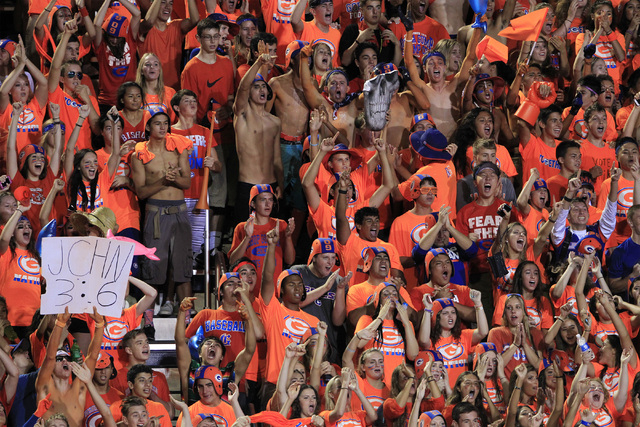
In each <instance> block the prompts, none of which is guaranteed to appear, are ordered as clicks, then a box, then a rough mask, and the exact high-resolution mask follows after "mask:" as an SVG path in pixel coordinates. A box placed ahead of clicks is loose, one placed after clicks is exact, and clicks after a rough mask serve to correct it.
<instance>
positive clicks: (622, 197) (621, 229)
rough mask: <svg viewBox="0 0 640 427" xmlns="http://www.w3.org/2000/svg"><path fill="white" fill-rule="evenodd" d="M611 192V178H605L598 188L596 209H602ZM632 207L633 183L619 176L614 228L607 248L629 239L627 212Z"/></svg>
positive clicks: (629, 230)
mask: <svg viewBox="0 0 640 427" xmlns="http://www.w3.org/2000/svg"><path fill="white" fill-rule="evenodd" d="M610 190H611V178H607V179H605V180H604V182H603V183H602V187H600V192H599V193H598V209H604V207H605V205H606V204H607V200H608V199H609V191H610ZM631 206H633V181H630V180H628V179H626V178H625V177H624V176H622V175H621V176H620V179H619V180H618V197H617V203H616V228H615V229H614V230H613V233H612V234H611V237H609V241H608V242H607V247H614V246H618V245H619V244H620V243H622V242H624V241H625V240H627V238H629V237H631V228H629V224H628V223H627V211H628V210H629V208H630V207H631Z"/></svg>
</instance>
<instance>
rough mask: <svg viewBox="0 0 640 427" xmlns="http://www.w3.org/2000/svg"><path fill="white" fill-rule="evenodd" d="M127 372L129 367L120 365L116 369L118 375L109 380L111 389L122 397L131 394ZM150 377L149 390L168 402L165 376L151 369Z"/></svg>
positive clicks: (167, 385)
mask: <svg viewBox="0 0 640 427" xmlns="http://www.w3.org/2000/svg"><path fill="white" fill-rule="evenodd" d="M128 372H129V368H127V367H122V368H121V369H118V375H116V377H115V378H114V379H112V380H111V381H109V386H111V388H112V389H113V390H117V391H118V393H120V394H121V395H122V396H123V397H126V396H129V395H130V394H131V390H130V389H129V384H128V383H127V373H128ZM151 379H152V381H153V383H152V384H151V390H152V391H153V392H154V393H155V394H157V395H158V397H159V398H160V399H162V400H164V401H165V402H169V400H170V399H169V384H168V383H167V377H165V376H164V374H163V373H162V372H158V371H153V374H151Z"/></svg>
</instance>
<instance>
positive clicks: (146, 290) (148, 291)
mask: <svg viewBox="0 0 640 427" xmlns="http://www.w3.org/2000/svg"><path fill="white" fill-rule="evenodd" d="M129 283H131V284H132V285H133V286H135V287H136V288H138V289H139V290H140V291H141V292H142V293H143V294H144V296H143V297H142V298H141V299H140V301H138V303H137V304H136V317H137V316H141V315H142V314H143V313H144V312H145V311H147V310H148V309H150V308H151V307H153V303H154V301H155V300H156V296H157V295H158V291H157V290H156V288H154V287H153V286H151V285H149V284H148V283H147V282H144V281H142V280H140V279H138V278H137V277H133V276H129Z"/></svg>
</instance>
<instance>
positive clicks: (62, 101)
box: [49, 68, 135, 151]
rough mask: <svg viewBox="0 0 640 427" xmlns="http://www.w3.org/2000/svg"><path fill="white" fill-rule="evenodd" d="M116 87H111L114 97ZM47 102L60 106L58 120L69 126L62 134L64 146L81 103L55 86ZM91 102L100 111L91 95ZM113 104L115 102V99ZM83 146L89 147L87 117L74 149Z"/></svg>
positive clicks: (76, 119)
mask: <svg viewBox="0 0 640 427" xmlns="http://www.w3.org/2000/svg"><path fill="white" fill-rule="evenodd" d="M134 72H135V68H134ZM101 75H102V74H101ZM134 80H135V79H134ZM116 89H117V87H116V88H114V89H113V93H114V95H113V96H114V97H115V91H116ZM49 102H51V103H53V104H58V105H59V106H60V121H61V122H62V123H65V124H66V126H67V127H68V128H69V129H68V130H67V132H65V134H64V138H65V140H64V141H65V144H64V146H65V148H66V147H67V141H69V137H70V136H71V131H73V126H75V125H76V123H77V122H78V117H80V113H79V112H78V108H80V106H81V105H82V103H81V101H80V100H78V99H76V98H74V97H73V96H71V95H69V94H67V93H66V92H65V91H63V90H62V89H61V88H59V87H57V88H56V90H55V91H53V92H49ZM91 104H92V105H93V108H94V109H95V110H96V111H97V112H99V111H100V108H99V107H98V101H97V100H96V98H95V97H93V96H92V97H91ZM113 104H115V100H114V102H113ZM49 114H51V111H49ZM83 148H91V125H90V124H89V120H88V117H87V119H86V120H85V121H84V122H83V123H82V128H80V135H78V141H77V142H76V151H79V150H82V149H83Z"/></svg>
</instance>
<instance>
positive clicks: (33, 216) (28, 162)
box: [7, 102, 63, 233]
mask: <svg viewBox="0 0 640 427" xmlns="http://www.w3.org/2000/svg"><path fill="white" fill-rule="evenodd" d="M23 109H24V104H22V103H21V102H15V103H14V104H13V117H12V119H11V125H10V126H9V135H8V137H7V176H8V177H9V178H11V180H12V183H11V188H12V189H16V188H19V187H27V188H28V189H29V190H30V191H31V196H30V205H31V209H29V210H28V213H27V214H26V216H27V218H28V219H29V222H30V223H31V226H32V227H34V232H35V233H38V232H39V231H40V220H39V215H40V210H41V209H42V203H43V201H44V198H45V197H46V195H47V194H49V192H50V191H51V189H52V188H53V183H54V180H55V177H56V175H57V174H58V169H59V168H60V154H61V153H62V144H63V134H62V130H61V129H60V107H59V106H58V105H57V104H50V109H51V115H52V117H53V122H54V123H53V126H52V129H51V130H50V131H49V134H50V135H51V138H53V145H54V151H53V155H52V156H51V163H49V160H48V159H47V155H46V151H45V149H44V147H42V146H40V145H35V144H29V145H26V146H25V147H24V148H23V149H22V150H20V154H18V152H17V151H16V144H17V140H18V139H17V134H18V118H19V117H20V115H21V113H22V111H23ZM18 172H19V173H18ZM23 203H24V202H23Z"/></svg>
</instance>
